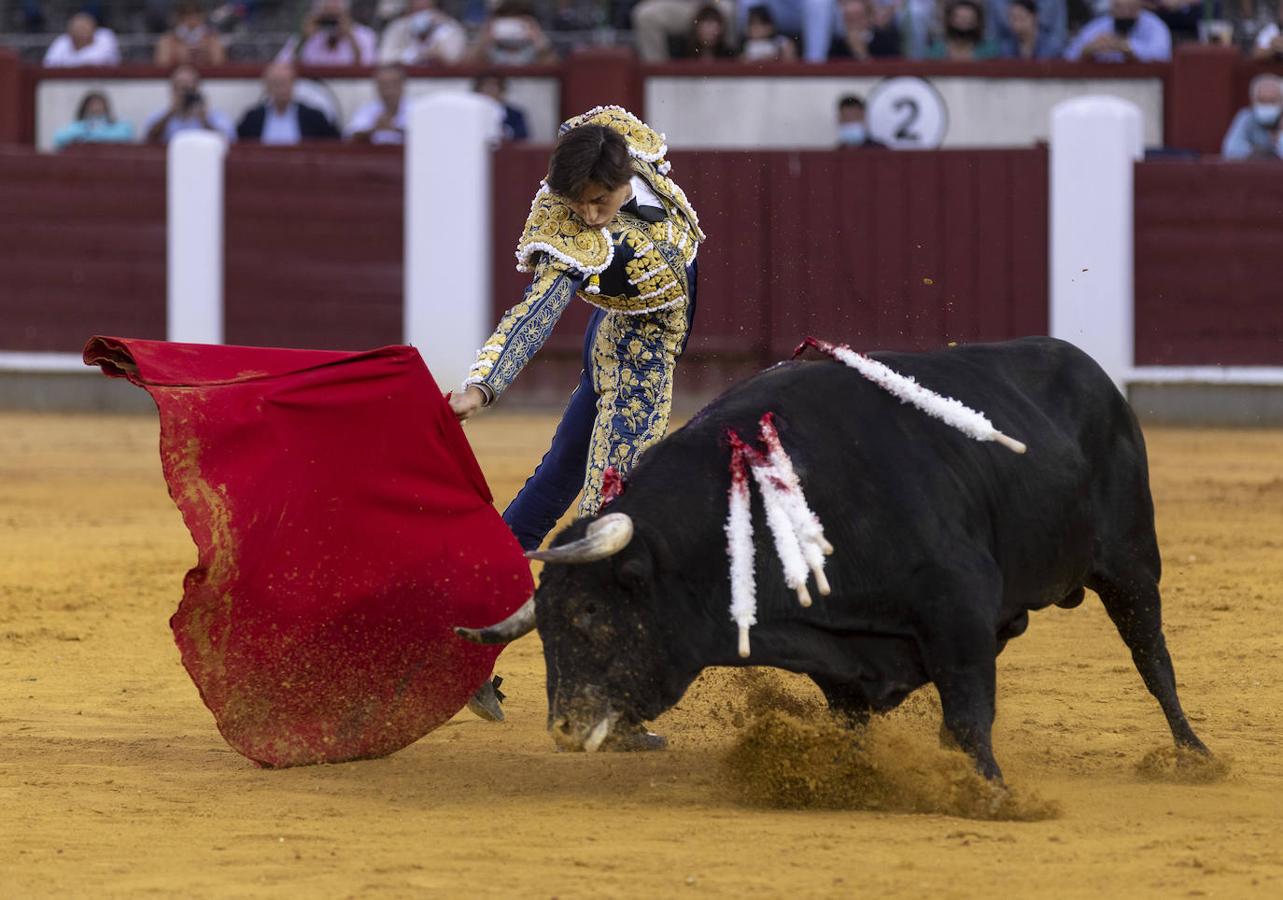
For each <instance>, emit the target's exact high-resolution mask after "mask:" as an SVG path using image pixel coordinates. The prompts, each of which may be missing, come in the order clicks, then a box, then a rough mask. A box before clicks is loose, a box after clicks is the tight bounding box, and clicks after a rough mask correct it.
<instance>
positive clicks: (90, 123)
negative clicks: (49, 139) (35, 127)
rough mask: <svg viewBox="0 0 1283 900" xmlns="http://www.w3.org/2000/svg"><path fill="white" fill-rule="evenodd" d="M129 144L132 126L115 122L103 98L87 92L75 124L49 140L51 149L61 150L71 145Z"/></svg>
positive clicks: (104, 97)
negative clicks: (51, 140)
mask: <svg viewBox="0 0 1283 900" xmlns="http://www.w3.org/2000/svg"><path fill="white" fill-rule="evenodd" d="M133 140H134V126H133V125H130V124H129V123H128V122H120V121H117V120H116V117H115V116H113V115H112V114H111V104H110V103H109V102H108V101H107V95H106V94H104V93H102V92H101V91H90V92H89V93H87V94H85V96H84V97H83V98H82V99H81V101H80V107H79V108H78V109H77V110H76V120H75V121H74V122H72V123H70V124H69V125H66V126H64V127H63V128H60V129H59V130H58V132H57V133H56V134H55V135H54V136H53V146H54V149H55V150H61V149H62V148H63V147H67V146H70V145H71V144H128V143H133Z"/></svg>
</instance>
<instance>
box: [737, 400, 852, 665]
mask: <svg viewBox="0 0 1283 900" xmlns="http://www.w3.org/2000/svg"><path fill="white" fill-rule="evenodd" d="M758 426H759V429H760V430H759V433H758V436H759V438H760V440H761V443H762V446H763V447H764V448H765V449H764V450H758V449H757V448H755V447H751V446H749V445H748V444H746V443H745V442H744V440H743V439H742V438H741V437H740V436H739V435H738V434H737V433H736V432H735V431H734V430H732V429H729V428H728V429H727V430H726V439H727V441H728V443H729V444H730V447H731V487H730V494H729V510H728V512H727V516H726V549H727V553H728V555H729V557H730V568H731V579H730V580H731V619H732V620H733V621H734V622H735V624H736V625H737V626H739V655H740V656H741V657H743V658H747V657H748V654H749V644H748V630H749V628H750V627H751V626H753V625H754V624H756V622H757V583H756V576H755V573H754V549H753V511H752V507H751V498H750V496H749V484H748V476H749V474H750V473H752V476H753V480H754V481H755V482H757V487H758V490H759V491H760V492H761V494H762V505H763V507H765V509H766V522H767V524H768V525H769V526H770V528H771V534H772V536H773V537H774V538H775V552H776V553H777V554H778V555H779V558H780V563H781V565H782V566H783V567H784V583H785V584H787V585H788V586H789V587H790V588H792V589H793V590H794V591H796V592H797V599H798V602H799V603H801V604H802V605H803V606H810V605H811V593H810V591H808V590H807V586H806V583H807V578H808V576H812V575H813V576H815V586H816V588H817V589H818V590H819V592H820V593H821V594H822V595H823V596H826V597H827V596H828V594H829V581H828V579H827V578H826V577H825V576H824V557H825V556H828V555H829V554H831V553H832V552H833V545H832V544H830V543H829V542H828V541H827V540H826V539H825V537H824V526H823V525H821V524H820V520H819V517H818V516H816V515H815V513H814V512H812V510H811V507H810V506H809V505H808V504H807V502H806V496H805V495H804V494H803V493H802V483H801V481H799V480H798V477H797V472H796V471H795V470H794V468H793V461H792V460H791V459H789V455H788V454H787V453H786V452H785V451H784V447H783V446H782V445H781V444H780V435H779V432H778V431H776V429H775V416H774V414H773V413H769V412H768V413H766V414H765V415H764V416H762V418H761V420H760V422H759V423H758Z"/></svg>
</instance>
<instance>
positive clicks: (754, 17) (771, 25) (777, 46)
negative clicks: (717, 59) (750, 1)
mask: <svg viewBox="0 0 1283 900" xmlns="http://www.w3.org/2000/svg"><path fill="white" fill-rule="evenodd" d="M747 27H748V31H747V32H746V33H745V36H744V49H743V51H741V53H740V58H741V59H743V60H744V61H745V62H787V61H791V60H795V59H797V45H796V44H794V43H793V42H792V41H791V40H789V39H788V38H786V37H785V36H784V35H782V34H780V33H779V31H778V30H776V28H775V20H774V19H773V18H771V11H770V10H769V9H767V8H766V7H765V6H755V7H753V8H752V9H750V10H749V11H748V26H747Z"/></svg>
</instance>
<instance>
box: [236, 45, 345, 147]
mask: <svg viewBox="0 0 1283 900" xmlns="http://www.w3.org/2000/svg"><path fill="white" fill-rule="evenodd" d="M263 92H264V94H265V95H266V97H265V99H264V100H263V102H262V103H260V104H258V105H257V106H254V107H251V108H250V109H249V110H248V111H247V112H246V113H245V115H243V116H242V117H241V121H240V124H239V125H237V126H236V136H237V137H238V138H240V139H241V140H242V141H257V142H258V143H260V144H269V145H273V146H289V145H293V144H297V143H299V142H300V141H325V140H333V139H335V138H337V137H338V136H339V130H338V129H337V128H335V127H334V123H333V122H331V121H330V120H329V119H328V118H326V116H325V113H323V112H321V111H320V110H319V109H315V108H313V107H311V106H308V105H307V104H306V103H300V102H299V101H298V100H295V99H294V67H293V66H290V65H289V64H287V63H272V64H271V65H270V66H268V67H267V69H266V70H264V72H263Z"/></svg>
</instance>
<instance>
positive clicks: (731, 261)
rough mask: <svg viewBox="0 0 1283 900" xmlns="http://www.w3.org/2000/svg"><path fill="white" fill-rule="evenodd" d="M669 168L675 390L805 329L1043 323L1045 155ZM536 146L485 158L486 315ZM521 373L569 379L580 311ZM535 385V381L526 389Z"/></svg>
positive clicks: (509, 275)
mask: <svg viewBox="0 0 1283 900" xmlns="http://www.w3.org/2000/svg"><path fill="white" fill-rule="evenodd" d="M672 162H673V175H674V177H676V178H677V179H678V181H679V182H680V183H681V185H682V186H683V188H684V189H685V190H686V193H687V195H688V196H689V197H690V199H691V202H692V203H693V204H694V206H695V208H696V209H697V210H698V211H699V215H700V220H701V223H702V224H703V226H704V229H705V231H706V232H707V233H708V241H707V243H706V244H704V245H703V246H702V247H701V248H700V255H699V268H700V272H699V276H700V277H699V305H698V314H697V320H696V329H695V334H694V338H693V340H692V341H691V344H690V349H689V351H688V360H687V361H686V362H684V363H683V367H682V370H681V371H682V375H681V378H682V380H683V382H684V385H683V387H686V388H689V387H698V388H699V389H700V390H701V392H707V391H708V390H714V389H718V388H720V387H721V386H722V385H723V384H725V383H726V382H727V381H728V380H730V379H733V378H734V377H736V376H739V375H742V374H744V373H745V372H747V371H752V370H756V369H760V368H762V367H764V366H767V365H770V364H771V363H773V362H775V361H777V360H779V359H784V358H787V357H788V355H789V354H790V353H791V352H792V350H793V347H794V346H795V345H796V344H797V343H798V341H799V340H801V338H803V337H805V336H806V335H807V334H814V335H816V336H820V337H825V338H829V339H833V340H842V341H848V342H850V343H851V344H852V345H853V346H855V347H857V348H874V347H880V348H901V349H926V348H930V347H940V346H943V345H945V344H947V343H948V342H949V341H984V340H1001V339H1003V338H1009V337H1014V336H1016V335H1022V334H1034V333H1045V332H1046V330H1047V156H1046V152H1045V150H1043V149H1041V148H1038V149H1032V150H1012V151H943V152H938V153H892V152H880V151H867V152H855V153H842V152H833V151H814V152H787V151H779V152H771V151H761V152H755V153H738V152H685V153H674V154H672ZM546 165H547V151H546V150H542V149H538V148H521V149H516V148H514V149H507V148H505V149H503V150H501V151H499V152H498V153H497V154H496V155H495V191H494V210H495V212H494V230H495V252H496V258H497V260H498V262H497V265H496V269H497V274H496V278H495V303H496V309H495V312H496V315H497V314H498V313H500V312H502V310H503V309H504V308H505V307H507V306H510V305H511V304H512V303H514V302H516V300H517V299H519V298H520V296H521V292H522V289H523V288H524V286H525V284H526V279H525V277H524V276H521V275H519V274H518V273H516V272H514V271H512V267H511V265H510V264H509V262H508V261H509V260H511V259H512V256H511V253H512V250H513V248H514V247H515V244H516V239H517V236H518V234H519V231H520V223H521V222H522V221H524V218H525V215H526V212H527V210H528V204H529V202H530V198H531V197H532V196H533V193H534V190H535V189H536V188H537V186H538V182H539V178H540V177H541V176H542V175H543V173H544V171H545V167H546ZM578 306H579V308H578V309H575V310H573V312H572V313H571V314H568V315H567V316H566V317H564V319H563V321H562V322H561V323H559V325H558V328H557V330H556V332H555V334H554V336H553V338H552V339H551V340H550V341H549V344H548V346H547V349H546V351H545V355H546V356H548V357H556V358H558V359H560V361H561V363H562V365H561V366H560V367H559V368H556V369H554V367H553V366H551V365H548V366H545V367H544V368H543V369H541V370H540V371H539V372H538V373H536V372H534V371H532V372H531V373H529V375H530V377H529V378H523V379H522V381H521V382H518V385H519V387H521V388H522V389H524V390H526V391H531V392H535V391H541V390H543V389H549V390H551V389H553V388H554V387H555V388H556V389H564V390H569V387H570V386H572V385H573V383H574V373H575V372H577V371H578V369H579V363H578V359H579V353H580V349H581V346H582V340H583V325H584V322H585V320H586V318H587V306H586V304H578ZM532 382H533V383H532Z"/></svg>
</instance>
